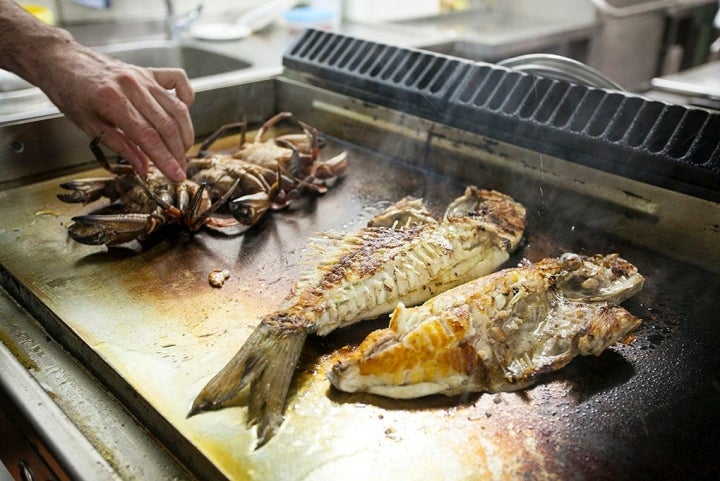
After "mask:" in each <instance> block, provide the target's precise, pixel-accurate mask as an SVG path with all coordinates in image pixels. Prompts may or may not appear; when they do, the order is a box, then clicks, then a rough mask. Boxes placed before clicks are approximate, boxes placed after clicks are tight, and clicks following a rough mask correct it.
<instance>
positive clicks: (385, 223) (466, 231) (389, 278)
mask: <svg viewBox="0 0 720 481" xmlns="http://www.w3.org/2000/svg"><path fill="white" fill-rule="evenodd" d="M524 228H525V208H524V207H523V206H522V205H520V204H518V203H517V202H515V201H514V200H513V199H512V198H510V197H508V196H507V195H504V194H501V193H499V192H495V191H489V190H481V189H478V188H477V187H473V186H469V187H467V188H466V190H465V193H464V195H463V196H461V197H459V198H457V199H456V200H455V201H453V202H452V203H451V204H450V205H449V206H448V208H447V210H446V212H445V215H444V217H443V218H442V219H441V220H437V219H435V218H434V217H432V216H431V215H430V213H429V212H428V211H427V210H426V208H425V207H424V205H423V204H422V201H420V200H419V199H413V198H406V199H403V200H401V201H400V202H398V203H397V204H394V205H393V206H391V207H390V208H388V209H387V210H386V211H384V212H382V213H381V214H379V215H377V216H376V217H374V218H373V219H372V220H371V221H370V223H369V225H368V226H367V227H365V228H363V229H361V230H360V231H359V232H357V233H356V234H354V235H349V236H340V235H327V236H326V238H325V239H324V243H325V245H319V250H320V251H321V252H322V254H323V258H322V261H321V262H319V263H318V264H317V265H316V266H315V267H314V268H313V269H311V270H309V272H307V273H306V274H305V275H304V276H303V277H302V278H301V279H300V280H299V281H298V282H297V283H296V284H295V285H294V286H293V287H292V289H291V291H290V294H289V295H288V296H287V298H286V299H285V300H284V301H283V303H282V304H281V306H280V308H279V310H277V311H276V312H273V313H271V314H269V315H267V316H265V317H264V318H263V319H262V321H261V322H260V324H259V325H258V327H257V328H256V329H255V331H254V332H253V333H252V334H251V335H250V337H249V338H248V340H247V341H246V342H245V344H244V345H243V346H242V347H241V349H240V351H239V352H238V353H237V354H236V355H235V356H234V357H233V359H232V360H231V361H230V362H229V363H228V364H227V365H226V366H225V367H224V368H223V369H222V370H221V371H220V372H219V373H218V374H216V375H215V377H214V378H213V379H211V380H210V382H209V383H208V384H207V385H206V386H205V387H204V388H203V390H202V391H201V392H200V394H199V395H198V396H197V398H196V399H195V401H194V403H193V406H192V408H191V411H190V414H189V415H194V414H197V413H199V412H202V411H207V410H215V409H221V408H223V407H225V406H226V404H227V403H229V402H230V401H231V400H232V399H233V398H235V397H236V396H237V394H238V393H239V391H240V390H241V389H243V388H244V387H245V386H247V385H248V384H250V392H249V398H248V424H249V425H252V424H258V446H261V445H262V444H264V443H265V442H267V441H268V440H269V439H270V438H271V437H272V436H273V435H274V433H275V432H276V430H277V429H278V428H279V426H280V425H281V423H282V419H283V409H284V406H285V398H286V396H287V391H288V387H289V385H290V381H291V378H292V375H293V371H294V370H295V367H296V365H297V361H298V358H299V356H300V353H301V350H302V348H303V345H304V343H305V339H306V337H307V335H308V334H310V333H314V334H318V335H321V336H324V335H326V334H328V333H330V332H332V331H333V330H335V329H337V328H339V327H343V326H347V325H349V324H352V323H355V322H358V321H361V320H364V319H372V318H376V317H377V316H379V315H381V314H386V313H389V312H391V311H392V309H393V308H394V307H395V306H396V305H397V303H398V302H400V301H402V302H405V303H407V304H418V303H421V302H423V301H425V300H427V299H429V298H430V297H432V296H433V295H436V294H438V293H440V292H443V291H445V290H447V289H450V288H452V287H455V286H458V285H460V284H462V283H463V282H466V281H469V280H470V279H474V278H476V277H478V276H481V275H485V274H488V273H490V272H492V271H494V270H496V269H497V268H498V267H499V266H500V265H501V264H502V263H503V262H505V261H506V260H507V259H508V258H509V253H510V252H512V251H513V250H514V249H515V248H516V247H517V246H518V244H519V242H520V240H521V238H522V235H523V232H524Z"/></svg>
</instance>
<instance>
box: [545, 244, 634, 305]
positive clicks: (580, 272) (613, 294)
mask: <svg viewBox="0 0 720 481" xmlns="http://www.w3.org/2000/svg"><path fill="white" fill-rule="evenodd" d="M558 262H559V264H560V274H559V282H558V287H559V288H560V290H561V291H562V293H563V294H564V295H565V296H566V297H567V298H568V299H571V300H582V301H586V302H598V301H606V302H610V303H611V304H620V303H621V302H622V301H624V300H626V299H628V298H630V297H632V296H633V295H635V294H637V293H638V292H639V291H640V290H641V289H642V286H643V282H644V278H643V276H642V275H640V274H639V273H638V270H637V268H636V267H635V266H634V265H633V264H631V263H630V262H628V261H626V260H625V259H623V258H621V257H620V256H618V255H617V254H609V255H595V256H591V257H588V256H581V255H578V254H574V253H566V254H563V255H562V256H560V258H559V259H558Z"/></svg>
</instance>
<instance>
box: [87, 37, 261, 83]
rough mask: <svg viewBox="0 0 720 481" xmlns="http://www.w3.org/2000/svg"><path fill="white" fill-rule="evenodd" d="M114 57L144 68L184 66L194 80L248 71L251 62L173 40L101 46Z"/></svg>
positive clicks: (102, 49)
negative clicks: (237, 71)
mask: <svg viewBox="0 0 720 481" xmlns="http://www.w3.org/2000/svg"><path fill="white" fill-rule="evenodd" d="M100 50H101V51H103V52H105V53H107V54H108V55H110V56H111V57H114V58H117V59H119V60H122V61H123V62H127V63H130V64H133V65H139V66H141V67H157V68H182V69H184V70H185V72H186V73H187V75H188V77H189V78H191V79H195V78H201V77H209V76H212V75H218V74H223V73H227V72H233V71H236V70H244V69H247V68H249V67H251V64H250V63H249V62H246V61H244V60H241V59H238V58H236V57H231V56H229V55H225V54H223V53H219V52H215V51H212V50H208V49H206V48H203V47H199V46H195V45H191V44H185V43H178V42H170V41H157V42H140V43H130V44H120V45H113V46H109V47H104V48H101V49H100Z"/></svg>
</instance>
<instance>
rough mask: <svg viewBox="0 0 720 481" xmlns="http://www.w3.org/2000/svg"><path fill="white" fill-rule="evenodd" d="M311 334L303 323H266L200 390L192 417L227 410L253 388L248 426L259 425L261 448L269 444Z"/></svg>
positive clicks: (191, 412) (192, 410)
mask: <svg viewBox="0 0 720 481" xmlns="http://www.w3.org/2000/svg"><path fill="white" fill-rule="evenodd" d="M307 334H308V331H307V329H305V328H304V327H302V325H301V324H300V323H294V322H288V320H287V319H286V320H284V321H282V322H271V323H266V322H265V321H263V322H262V323H261V324H260V325H259V326H258V327H257V328H256V329H255V331H253V333H252V334H251V335H250V337H249V338H248V339H247V341H246V342H245V344H244V345H243V346H242V348H240V351H238V353H237V354H235V356H234V357H233V358H232V359H231V360H230V362H228V364H227V365H226V366H225V367H224V368H223V369H222V370H221V371H220V372H218V373H217V374H216V375H215V376H214V377H213V378H212V379H211V380H210V382H208V383H207V385H206V386H205V387H204V388H203V389H202V391H200V394H198V395H197V397H196V398H195V401H194V402H193V405H192V407H191V409H190V412H189V413H188V417H190V416H194V415H196V414H199V413H202V412H205V411H214V410H218V409H222V408H224V407H226V406H227V405H228V404H229V403H230V402H232V401H233V400H234V399H235V398H236V397H237V395H238V394H239V393H240V391H241V390H242V389H243V388H244V387H246V386H247V385H250V392H249V396H248V425H249V426H252V425H255V424H257V434H258V444H257V447H260V446H262V445H263V444H265V443H266V442H268V441H269V440H270V439H271V438H272V437H273V435H274V434H275V433H276V432H277V430H278V429H279V428H280V425H281V424H282V421H283V410H284V408H285V398H286V397H287V393H288V389H289V387H290V381H291V380H292V376H293V373H294V371H295V367H296V366H297V362H298V359H299V358H300V354H301V352H302V349H303V346H304V345H305V339H306V338H307Z"/></svg>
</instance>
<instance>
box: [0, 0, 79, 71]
mask: <svg viewBox="0 0 720 481" xmlns="http://www.w3.org/2000/svg"><path fill="white" fill-rule="evenodd" d="M74 44H75V41H74V40H73V38H72V36H71V35H70V34H69V33H68V32H67V31H65V30H62V29H59V28H55V27H51V26H49V25H46V24H44V23H42V22H41V21H40V20H38V19H36V18H35V17H33V16H32V15H30V14H29V13H27V12H26V11H25V10H24V9H23V8H22V7H20V6H18V5H17V4H16V3H15V1H14V0H0V53H1V54H0V68H3V69H5V70H10V71H12V72H14V73H16V74H17V75H19V76H21V77H23V78H24V79H26V80H27V81H29V82H31V83H34V84H38V83H39V82H40V80H41V79H42V78H43V77H52V75H48V74H49V73H50V72H48V63H47V61H46V59H47V57H48V56H49V55H50V56H54V55H56V54H57V52H62V51H63V50H64V51H67V50H68V49H69V47H70V45H74Z"/></svg>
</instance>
